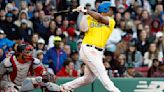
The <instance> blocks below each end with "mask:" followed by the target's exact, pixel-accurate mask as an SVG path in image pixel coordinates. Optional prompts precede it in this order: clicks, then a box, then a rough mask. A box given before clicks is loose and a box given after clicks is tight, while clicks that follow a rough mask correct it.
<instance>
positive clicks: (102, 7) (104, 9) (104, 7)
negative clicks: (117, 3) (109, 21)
mask: <svg viewBox="0 0 164 92" xmlns="http://www.w3.org/2000/svg"><path fill="white" fill-rule="evenodd" d="M110 7H111V2H109V1H106V2H102V3H101V4H100V5H99V6H98V12H99V13H106V12H109V8H110Z"/></svg>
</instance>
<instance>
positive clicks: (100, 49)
mask: <svg viewBox="0 0 164 92" xmlns="http://www.w3.org/2000/svg"><path fill="white" fill-rule="evenodd" d="M86 46H87V47H94V48H95V49H97V50H98V51H103V49H102V48H99V47H95V46H93V45H89V44H86Z"/></svg>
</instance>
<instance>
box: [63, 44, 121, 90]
mask: <svg viewBox="0 0 164 92" xmlns="http://www.w3.org/2000/svg"><path fill="white" fill-rule="evenodd" d="M80 57H81V59H82V60H83V62H84V63H85V64H86V67H85V70H84V76H82V77H79V78H77V79H75V80H73V81H70V82H67V83H65V84H63V85H62V86H63V87H64V88H65V89H75V88H78V87H80V86H84V85H87V84H89V83H92V82H93V81H94V80H95V79H96V77H97V78H98V79H99V80H100V81H101V83H102V84H103V86H104V87H105V88H106V89H107V90H108V91H109V92H110V91H111V92H120V91H119V89H118V88H116V87H115V86H114V84H113V82H112V81H111V80H110V79H109V76H108V75H107V73H106V70H105V67H104V65H103V62H102V58H103V51H98V50H97V49H96V48H95V47H88V46H86V45H85V44H82V45H81V49H80Z"/></svg>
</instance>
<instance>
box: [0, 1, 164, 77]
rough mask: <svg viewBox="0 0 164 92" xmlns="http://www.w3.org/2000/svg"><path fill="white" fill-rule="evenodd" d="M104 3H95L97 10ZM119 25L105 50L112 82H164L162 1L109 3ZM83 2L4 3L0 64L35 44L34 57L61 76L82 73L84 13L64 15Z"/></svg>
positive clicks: (1, 3)
mask: <svg viewBox="0 0 164 92" xmlns="http://www.w3.org/2000/svg"><path fill="white" fill-rule="evenodd" d="M102 1H105V0H96V1H95V2H94V4H95V6H94V7H95V8H91V4H90V3H91V2H89V0H88V3H87V4H86V5H85V8H86V9H89V10H93V11H97V7H98V5H99V4H100V3H101V2H102ZM111 2H112V7H113V8H112V9H114V11H115V14H114V16H113V18H114V19H115V21H116V25H115V28H114V31H113V33H112V34H111V36H110V37H109V40H108V42H107V44H106V48H105V51H104V59H103V63H104V66H105V68H106V70H107V73H108V75H109V77H128V78H133V77H164V57H163V54H164V10H163V9H164V1H163V0H111ZM79 5H80V4H79V0H0V61H1V62H3V60H4V59H5V58H6V55H7V53H12V54H13V53H14V52H15V51H16V47H17V45H18V44H31V45H32V46H33V48H34V51H33V56H34V57H35V58H38V59H39V60H40V61H41V62H42V63H43V64H44V65H45V67H49V68H51V69H52V71H53V72H54V73H55V74H56V76H59V77H78V76H82V75H83V74H84V67H85V64H84V63H83V62H82V61H81V60H80V57H79V49H80V45H81V43H82V39H83V36H84V33H82V32H80V30H79V28H78V24H79V23H80V19H81V14H80V13H78V12H61V11H63V10H70V11H71V10H72V9H75V8H77V7H78V6H79Z"/></svg>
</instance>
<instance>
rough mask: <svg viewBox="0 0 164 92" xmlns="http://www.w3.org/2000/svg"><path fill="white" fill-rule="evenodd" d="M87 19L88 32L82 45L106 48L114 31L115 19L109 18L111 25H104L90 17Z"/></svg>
mask: <svg viewBox="0 0 164 92" xmlns="http://www.w3.org/2000/svg"><path fill="white" fill-rule="evenodd" d="M86 19H87V25H88V30H87V31H86V32H85V36H84V39H83V42H82V44H90V45H94V46H96V47H99V48H104V47H105V45H106V42H107V40H108V38H109V36H110V35H111V33H112V31H113V29H114V26H115V21H114V19H113V18H109V25H105V24H102V23H100V22H98V21H97V20H95V19H94V18H93V17H91V16H89V15H88V16H87V17H86Z"/></svg>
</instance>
